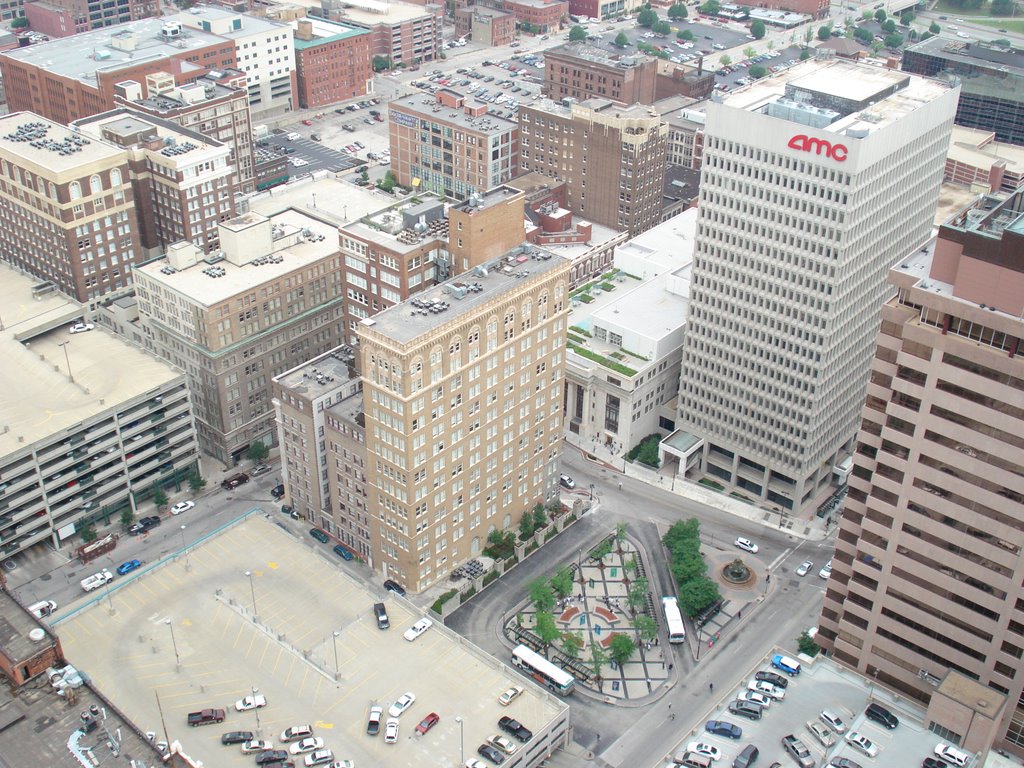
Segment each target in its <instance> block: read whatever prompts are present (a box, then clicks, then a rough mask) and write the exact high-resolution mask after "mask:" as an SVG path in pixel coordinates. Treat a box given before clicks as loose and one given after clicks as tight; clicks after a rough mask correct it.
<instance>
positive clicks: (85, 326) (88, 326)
mask: <svg viewBox="0 0 1024 768" xmlns="http://www.w3.org/2000/svg"><path fill="white" fill-rule="evenodd" d="M95 327H96V326H95V325H93V324H92V323H83V322H77V323H75V324H74V325H72V326H71V327H70V328H68V332H69V333H85V332H86V331H91V330H92V329H93V328H95Z"/></svg>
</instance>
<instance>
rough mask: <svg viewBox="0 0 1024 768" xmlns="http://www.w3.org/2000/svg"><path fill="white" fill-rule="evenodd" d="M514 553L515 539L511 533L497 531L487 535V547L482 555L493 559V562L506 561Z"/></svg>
mask: <svg viewBox="0 0 1024 768" xmlns="http://www.w3.org/2000/svg"><path fill="white" fill-rule="evenodd" d="M515 551H516V546H515V537H514V536H513V535H512V531H499V530H497V529H495V530H493V531H491V532H490V533H489V534H487V547H485V548H484V554H485V555H487V556H488V557H493V558H494V559H495V560H507V559H508V558H510V557H512V554H513V553H514V552H515Z"/></svg>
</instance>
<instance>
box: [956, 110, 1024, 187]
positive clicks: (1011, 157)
mask: <svg viewBox="0 0 1024 768" xmlns="http://www.w3.org/2000/svg"><path fill="white" fill-rule="evenodd" d="M946 181H948V182H950V183H952V184H958V185H961V186H964V187H969V188H971V189H974V190H979V191H981V192H1000V191H1001V192H1005V193H1006V194H1012V193H1014V192H1015V191H1016V190H1017V188H1018V187H1020V186H1021V185H1024V147H1022V146H1019V145H1017V144H1005V143H1003V142H1000V141H996V135H995V134H994V133H992V132H990V131H979V130H976V129H973V128H964V127H962V126H959V125H955V126H953V136H952V138H951V139H950V142H949V155H948V156H947V157H946Z"/></svg>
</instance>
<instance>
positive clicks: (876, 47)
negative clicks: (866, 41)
mask: <svg viewBox="0 0 1024 768" xmlns="http://www.w3.org/2000/svg"><path fill="white" fill-rule="evenodd" d="M880 50H882V44H881V43H880V42H878V41H877V40H876V41H875V42H873V43H872V44H871V52H872V53H878V52H879V51H880Z"/></svg>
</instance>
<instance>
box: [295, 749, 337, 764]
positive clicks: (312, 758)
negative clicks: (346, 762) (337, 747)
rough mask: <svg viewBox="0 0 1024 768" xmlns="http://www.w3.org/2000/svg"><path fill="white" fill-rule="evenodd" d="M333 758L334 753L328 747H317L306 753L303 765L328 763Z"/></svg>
mask: <svg viewBox="0 0 1024 768" xmlns="http://www.w3.org/2000/svg"><path fill="white" fill-rule="evenodd" d="M333 760H334V753H333V752H331V750H329V749H318V750H317V751H316V752H310V753H309V754H308V755H306V759H305V760H304V761H303V763H302V764H303V765H328V764H329V763H331V762H332V761H333Z"/></svg>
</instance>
